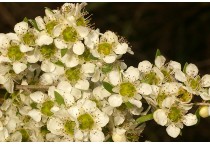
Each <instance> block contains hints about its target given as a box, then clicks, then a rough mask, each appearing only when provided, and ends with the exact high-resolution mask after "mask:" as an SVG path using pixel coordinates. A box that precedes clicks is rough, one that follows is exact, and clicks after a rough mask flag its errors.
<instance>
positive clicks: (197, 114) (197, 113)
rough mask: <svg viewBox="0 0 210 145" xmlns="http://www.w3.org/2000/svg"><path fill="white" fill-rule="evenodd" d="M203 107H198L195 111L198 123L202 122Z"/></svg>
mask: <svg viewBox="0 0 210 145" xmlns="http://www.w3.org/2000/svg"><path fill="white" fill-rule="evenodd" d="M200 109H201V107H198V109H197V110H196V111H195V115H196V117H197V119H198V122H197V123H196V124H199V123H200V120H201V116H200V115H199V111H200Z"/></svg>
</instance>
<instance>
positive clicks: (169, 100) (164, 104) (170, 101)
mask: <svg viewBox="0 0 210 145" xmlns="http://www.w3.org/2000/svg"><path fill="white" fill-rule="evenodd" d="M175 101H176V100H175V98H174V97H167V98H166V99H164V100H163V102H162V107H166V108H170V107H171V106H172V105H173V104H174V102H175Z"/></svg>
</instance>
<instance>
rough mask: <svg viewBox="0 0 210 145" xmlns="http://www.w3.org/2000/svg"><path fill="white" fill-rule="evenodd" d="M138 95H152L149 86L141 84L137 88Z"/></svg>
mask: <svg viewBox="0 0 210 145" xmlns="http://www.w3.org/2000/svg"><path fill="white" fill-rule="evenodd" d="M138 93H140V94H142V95H150V94H151V93H152V87H151V86H150V85H149V84H146V83H141V84H140V86H139V87H138Z"/></svg>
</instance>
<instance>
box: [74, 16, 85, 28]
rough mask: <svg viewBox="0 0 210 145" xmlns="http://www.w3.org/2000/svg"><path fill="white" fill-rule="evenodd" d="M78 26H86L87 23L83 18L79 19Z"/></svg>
mask: <svg viewBox="0 0 210 145" xmlns="http://www.w3.org/2000/svg"><path fill="white" fill-rule="evenodd" d="M76 24H77V26H86V25H87V22H86V21H85V19H84V18H83V17H80V18H79V19H77V22H76Z"/></svg>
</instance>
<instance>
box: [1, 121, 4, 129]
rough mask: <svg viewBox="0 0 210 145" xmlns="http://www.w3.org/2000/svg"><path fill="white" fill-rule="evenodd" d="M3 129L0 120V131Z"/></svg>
mask: <svg viewBox="0 0 210 145" xmlns="http://www.w3.org/2000/svg"><path fill="white" fill-rule="evenodd" d="M3 129H4V126H3V124H2V122H1V121H0V131H2V130H3Z"/></svg>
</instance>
